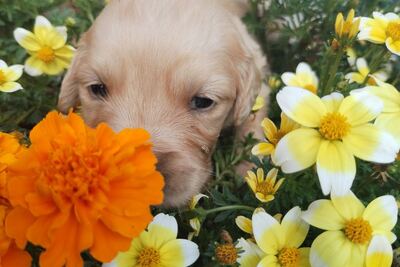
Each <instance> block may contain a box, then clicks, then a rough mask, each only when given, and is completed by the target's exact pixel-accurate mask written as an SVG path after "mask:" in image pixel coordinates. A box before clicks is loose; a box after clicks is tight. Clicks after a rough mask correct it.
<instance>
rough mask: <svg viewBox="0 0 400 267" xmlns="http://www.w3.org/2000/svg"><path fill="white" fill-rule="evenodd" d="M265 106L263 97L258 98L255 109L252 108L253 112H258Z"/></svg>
mask: <svg viewBox="0 0 400 267" xmlns="http://www.w3.org/2000/svg"><path fill="white" fill-rule="evenodd" d="M264 105H265V99H264V97H262V96H257V98H256V102H255V103H254V105H253V107H252V109H251V110H252V111H254V112H255V111H258V110H260V109H261V108H262V107H264Z"/></svg>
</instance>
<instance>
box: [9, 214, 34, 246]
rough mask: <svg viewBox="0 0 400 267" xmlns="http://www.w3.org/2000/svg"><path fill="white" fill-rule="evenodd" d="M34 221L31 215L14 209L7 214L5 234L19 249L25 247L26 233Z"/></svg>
mask: <svg viewBox="0 0 400 267" xmlns="http://www.w3.org/2000/svg"><path fill="white" fill-rule="evenodd" d="M34 221H35V218H34V217H33V215H32V214H31V213H30V212H29V211H27V210H26V209H24V208H21V207H15V208H14V209H12V210H11V211H10V212H9V213H8V215H7V217H6V221H5V229H6V233H7V235H8V236H10V237H12V238H14V239H15V242H16V244H17V246H18V247H19V248H24V247H25V245H26V243H27V237H26V232H27V231H28V228H29V227H30V226H31V225H32V224H33V223H34Z"/></svg>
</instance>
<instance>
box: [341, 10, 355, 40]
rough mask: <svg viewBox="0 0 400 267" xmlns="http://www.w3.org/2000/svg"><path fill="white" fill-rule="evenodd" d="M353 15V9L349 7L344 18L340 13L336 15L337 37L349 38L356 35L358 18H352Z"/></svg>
mask: <svg viewBox="0 0 400 267" xmlns="http://www.w3.org/2000/svg"><path fill="white" fill-rule="evenodd" d="M354 15H355V12H354V9H351V10H350V12H349V14H348V15H347V18H346V20H344V17H343V14H342V13H339V14H338V15H337V16H336V22H335V32H336V35H337V36H338V37H348V38H349V39H351V38H353V37H354V36H356V34H357V33H358V30H359V25H360V19H359V18H357V19H354Z"/></svg>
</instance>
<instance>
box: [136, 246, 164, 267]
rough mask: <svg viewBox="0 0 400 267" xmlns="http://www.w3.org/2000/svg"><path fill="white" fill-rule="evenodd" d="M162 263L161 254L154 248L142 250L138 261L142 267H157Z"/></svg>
mask: <svg viewBox="0 0 400 267" xmlns="http://www.w3.org/2000/svg"><path fill="white" fill-rule="evenodd" d="M160 262H161V260H160V252H159V251H157V250H155V249H154V248H144V249H142V251H140V253H139V257H138V260H137V263H138V266H140V267H156V266H158V265H159V264H160Z"/></svg>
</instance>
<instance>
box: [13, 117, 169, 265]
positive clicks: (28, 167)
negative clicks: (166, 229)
mask: <svg viewBox="0 0 400 267" xmlns="http://www.w3.org/2000/svg"><path fill="white" fill-rule="evenodd" d="M149 137H150V136H149V134H148V133H147V132H146V131H145V130H142V129H126V130H123V131H121V132H120V133H118V134H116V133H114V132H113V131H112V129H111V128H109V127H108V126H107V125H106V124H100V125H99V126H98V127H97V128H96V129H92V128H89V127H87V126H86V125H85V124H84V122H83V120H82V119H81V118H80V117H79V116H78V115H76V114H73V113H70V114H69V115H68V116H66V117H64V116H62V115H60V114H58V113H57V112H51V113H49V114H48V115H47V117H46V118H45V119H44V120H43V121H42V122H40V123H39V124H38V125H36V127H35V128H34V129H33V130H32V131H31V133H30V140H31V143H32V145H31V146H30V148H29V149H26V151H23V152H22V153H20V154H19V156H18V160H17V162H16V163H15V164H13V165H11V166H10V169H9V176H10V181H9V183H8V190H9V194H10V201H11V204H12V205H13V206H14V207H15V208H14V210H13V211H11V213H10V214H9V216H8V217H7V219H6V231H7V234H9V235H10V236H12V237H14V238H15V239H16V241H17V245H23V244H25V243H26V242H27V241H30V242H32V243H33V244H36V245H40V246H42V247H44V248H45V252H43V253H42V255H41V256H40V262H39V263H40V266H41V267H61V266H64V265H66V266H68V267H82V266H83V261H82V259H81V257H80V253H81V252H82V251H85V250H89V252H90V253H91V254H92V256H94V257H95V258H97V259H98V260H100V261H102V262H108V261H111V260H112V259H113V258H114V257H115V256H116V254H117V252H118V251H125V250H128V249H129V247H130V243H131V240H132V238H133V237H136V236H137V235H139V234H140V232H142V231H143V230H144V229H145V228H146V226H147V224H148V223H149V222H150V221H151V220H152V215H151V213H150V205H155V204H160V203H161V202H162V199H163V194H162V188H163V186H164V180H163V177H162V176H161V174H160V173H159V172H157V171H156V168H155V164H156V158H155V156H154V154H153V153H152V151H151V144H150V142H149Z"/></svg>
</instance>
